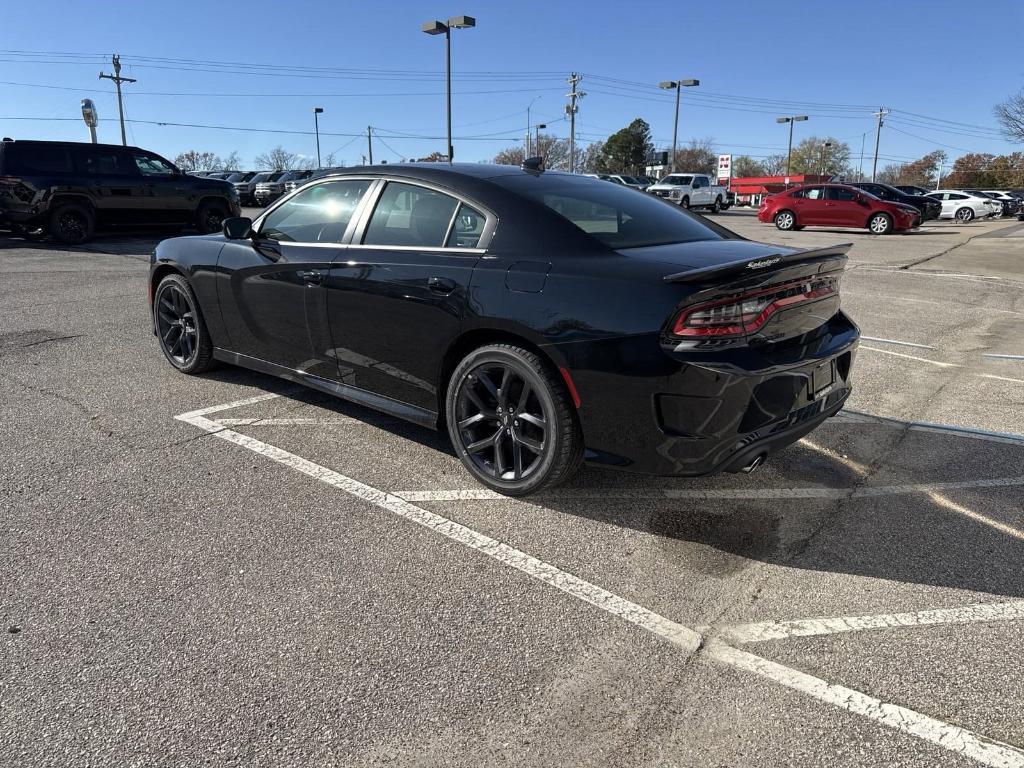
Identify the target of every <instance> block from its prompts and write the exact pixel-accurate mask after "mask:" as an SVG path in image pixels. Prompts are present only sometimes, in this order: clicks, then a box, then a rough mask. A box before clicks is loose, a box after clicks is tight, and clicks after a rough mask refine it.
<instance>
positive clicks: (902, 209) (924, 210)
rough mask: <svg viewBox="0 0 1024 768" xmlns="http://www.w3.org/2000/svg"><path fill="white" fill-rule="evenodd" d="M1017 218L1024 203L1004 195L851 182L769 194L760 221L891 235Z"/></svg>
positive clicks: (790, 227)
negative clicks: (934, 222) (931, 225)
mask: <svg viewBox="0 0 1024 768" xmlns="http://www.w3.org/2000/svg"><path fill="white" fill-rule="evenodd" d="M918 192H921V193H923V194H917V193H918ZM1014 214H1016V215H1018V216H1019V217H1020V218H1021V220H1024V198H1022V196H1018V195H1016V194H1011V193H1007V192H1002V191H998V190H991V191H988V190H979V189H936V190H931V191H929V190H925V189H923V188H921V187H915V186H909V185H905V186H899V187H894V186H890V185H889V184H881V183H876V182H848V183H842V184H839V183H830V184H805V185H801V186H798V187H793V188H792V189H787V190H785V191H783V192H779V193H778V194H774V195H769V196H768V197H766V198H765V199H764V200H763V201H762V202H761V207H760V209H759V210H758V214H757V218H758V220H759V221H761V222H764V223H774V224H775V226H776V227H778V228H779V229H781V230H787V231H788V230H799V229H803V228H804V227H808V226H811V227H814V226H819V227H852V228H857V229H861V228H866V229H868V230H869V231H870V232H872V233H873V234H876V235H886V234H889V233H890V232H901V231H906V230H909V229H915V228H916V227H918V226H920V224H921V222H924V221H929V220H931V219H955V220H957V221H961V222H968V221H973V220H974V219H982V218H989V217H994V216H1011V215H1014Z"/></svg>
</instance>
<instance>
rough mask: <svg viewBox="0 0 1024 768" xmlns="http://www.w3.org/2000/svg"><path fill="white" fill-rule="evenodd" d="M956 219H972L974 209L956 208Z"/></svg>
mask: <svg viewBox="0 0 1024 768" xmlns="http://www.w3.org/2000/svg"><path fill="white" fill-rule="evenodd" d="M954 216H955V217H956V220H957V221H972V220H973V219H974V211H973V209H971V208H966V207H965V208H958V209H957V212H956V213H955V214H954Z"/></svg>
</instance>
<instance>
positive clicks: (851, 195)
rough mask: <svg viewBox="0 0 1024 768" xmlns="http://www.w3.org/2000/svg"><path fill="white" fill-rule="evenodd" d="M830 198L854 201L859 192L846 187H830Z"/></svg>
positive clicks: (847, 201) (846, 201) (848, 201)
mask: <svg viewBox="0 0 1024 768" xmlns="http://www.w3.org/2000/svg"><path fill="white" fill-rule="evenodd" d="M828 199H829V200H835V201H840V202H844V203H852V202H853V201H854V200H856V199H857V193H856V192H854V191H853V190H852V189H847V188H846V187H828Z"/></svg>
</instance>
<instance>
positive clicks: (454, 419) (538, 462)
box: [446, 344, 582, 496]
mask: <svg viewBox="0 0 1024 768" xmlns="http://www.w3.org/2000/svg"><path fill="white" fill-rule="evenodd" d="M446 415H447V419H448V431H449V434H450V435H451V438H452V442H453V443H454V445H455V448H456V450H457V452H458V454H459V458H460V459H462V462H463V464H465V466H466V467H467V469H469V470H470V472H472V474H473V475H474V476H475V477H476V478H477V479H478V480H479V481H480V482H482V483H483V484H484V485H486V486H488V487H490V488H492V489H494V490H497V491H499V492H500V493H504V494H507V495H510V496H520V495H525V494H527V493H533V492H535V491H537V490H539V489H540V488H542V487H550V486H552V485H556V484H557V483H559V482H562V481H563V480H565V479H567V478H568V477H569V476H571V475H572V474H574V473H575V471H576V469H577V468H578V466H579V463H580V460H581V458H582V439H581V437H580V433H579V427H578V425H577V423H576V419H575V413H574V411H573V406H572V404H571V402H570V401H569V399H568V395H567V393H566V392H565V387H564V384H563V383H562V382H561V381H560V380H559V379H558V378H557V374H555V373H552V372H551V371H550V370H549V368H548V366H546V365H545V363H544V362H543V361H542V360H541V359H540V358H539V357H538V356H537V355H535V354H534V353H532V352H529V351H528V350H525V349H521V348H519V347H515V346H512V345H505V344H498V345H493V346H489V347H482V348H481V349H478V350H475V351H474V352H472V353H470V354H469V355H468V356H467V357H466V359H465V360H463V361H462V363H461V364H460V365H459V366H458V368H456V370H455V373H454V374H453V375H452V381H451V384H450V386H449V392H448V399H447V408H446Z"/></svg>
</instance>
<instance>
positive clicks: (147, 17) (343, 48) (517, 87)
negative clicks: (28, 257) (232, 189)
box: [0, 0, 1024, 166]
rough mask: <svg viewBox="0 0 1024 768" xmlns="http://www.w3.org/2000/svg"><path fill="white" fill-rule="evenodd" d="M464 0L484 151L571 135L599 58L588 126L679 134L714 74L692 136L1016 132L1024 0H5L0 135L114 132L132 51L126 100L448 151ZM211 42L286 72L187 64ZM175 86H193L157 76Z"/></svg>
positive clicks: (887, 138) (394, 147) (168, 133)
mask: <svg viewBox="0 0 1024 768" xmlns="http://www.w3.org/2000/svg"><path fill="white" fill-rule="evenodd" d="M968 9H971V10H968ZM965 10H967V12H966V13H965ZM461 13H465V14H468V15H473V16H476V18H477V24H478V26H477V27H476V28H475V29H469V30H457V31H455V32H453V37H452V40H453V46H452V47H453V71H454V73H455V74H454V78H455V79H454V84H453V85H454V91H455V96H454V118H453V121H454V123H455V126H456V127H455V130H454V133H455V135H456V140H455V142H454V143H455V146H456V159H458V160H465V161H477V160H486V159H489V158H491V157H493V155H494V154H495V152H497V151H498V150H499V149H501V148H502V147H505V146H508V145H509V144H511V143H512V141H513V140H514V139H520V140H521V139H522V137H523V134H524V132H525V130H526V108H527V105H529V104H530V103H531V102H533V111H532V115H533V119H534V121H537V120H538V119H539V120H542V121H546V122H548V123H549V124H550V129H549V130H550V132H553V133H556V134H558V135H561V136H566V135H567V134H568V123H567V122H565V121H559V120H560V118H562V117H563V109H564V104H565V98H564V94H565V93H566V91H567V85H566V83H565V78H566V77H567V76H568V74H569V73H570V72H571V71H578V72H581V73H583V78H584V79H583V82H582V84H581V88H582V89H583V90H584V91H586V92H587V93H588V95H587V96H586V98H585V99H583V100H582V101H581V102H580V111H579V115H578V122H577V130H578V132H579V134H580V139H581V140H582V141H584V142H587V141H592V140H595V139H598V138H603V137H605V136H607V135H608V134H609V133H611V132H612V131H614V130H617V129H618V128H621V127H622V126H624V125H625V124H627V123H628V122H629V121H630V120H632V119H633V118H635V117H643V118H644V119H645V120H647V121H648V122H649V123H650V124H651V127H652V131H653V134H654V138H655V141H656V143H657V144H658V145H659V146H662V147H667V145H668V144H669V143H670V141H671V137H672V117H673V97H672V95H671V94H670V93H669V92H664V91H659V90H658V89H657V88H656V87H655V86H656V84H657V83H658V81H660V80H666V79H674V78H698V79H700V81H701V86H700V87H699V88H692V89H687V90H685V91H684V93H683V98H684V102H683V108H682V112H681V119H680V142H681V143H682V142H684V141H687V140H689V139H690V138H694V137H697V138H711V139H713V140H714V142H715V143H716V145H717V147H718V149H719V151H721V152H732V153H733V154H751V155H754V156H758V155H767V154H772V153H776V152H783V151H785V145H786V126H784V125H777V124H776V123H775V117H776V115H782V114H787V113H806V114H809V115H811V120H810V121H809V122H807V123H798V124H797V126H796V138H797V140H799V138H800V137H803V136H807V135H811V134H815V135H819V136H825V135H831V136H834V137H836V138H839V139H842V140H846V141H847V142H849V144H850V146H851V148H852V150H853V155H854V165H856V164H857V163H858V162H859V155H860V147H861V137H862V136H863V135H864V134H865V133H866V134H867V141H866V144H865V146H866V155H868V156H870V153H871V149H872V142H873V139H874V124H875V123H874V118H873V117H872V116H871V112H872V111H874V110H875V109H877V107H879V106H885V107H887V108H891V109H894V110H900V111H899V112H893V114H892V115H891V116H890V118H889V120H888V122H887V124H886V127H885V128H883V132H882V146H881V156H882V160H881V161H880V163H879V165H880V166H881V165H884V164H885V163H887V162H893V161H898V160H908V159H913V158H916V157H919V156H921V155H923V154H925V153H926V152H929V151H932V150H934V149H945V150H946V151H947V152H948V153H949V154H950V157H951V158H954V157H956V156H958V155H961V154H963V153H964V152H965V151H981V152H994V153H1004V152H1008V151H1011V150H1013V149H1021V148H1022V147H1019V146H1018V147H1014V146H1012V145H1010V144H1008V143H1006V142H1005V141H1003V140H1001V139H1000V138H999V137H998V134H997V133H996V132H995V130H994V128H995V124H994V121H993V118H992V105H993V104H994V103H996V102H997V101H1000V100H1001V99H1003V98H1005V97H1006V96H1007V95H1009V94H1010V93H1012V92H1015V91H1017V90H1018V89H1019V88H1020V87H1021V86H1022V85H1024V63H1021V62H1020V60H1019V59H1020V52H1021V33H1022V29H1024V23H1022V22H1024V4H1022V3H1019V2H1007V3H996V4H995V5H991V4H990V5H989V6H985V7H984V8H982V7H981V6H970V5H968V6H965V5H964V3H963V2H962V0H961V1H959V2H946V0H931V1H930V2H927V3H925V2H909V3H901V2H892V1H891V0H889V1H883V0H862V1H861V2H858V3H847V2H842V3H840V2H823V1H822V0H819V1H818V2H802V1H801V2H796V1H794V2H785V1H784V0H775V2H766V1H764V0H758V1H757V2H749V3H747V2H735V3H720V2H704V3H699V4H698V3H691V2H682V1H681V0H674V2H628V3H627V2H621V0H619V1H613V0H587V1H586V2H583V1H582V0H581V1H579V2H576V1H573V2H570V1H568V0H546V2H538V1H537V0H519V2H515V3H499V2H479V1H478V0H446V2H443V3H436V2H432V3H424V2H422V1H420V2H412V1H397V0H396V1H392V2H341V1H329V0H320V1H319V2H314V1H313V0H292V1H291V2H284V1H283V0H280V1H279V2H266V1H265V0H246V2H245V3H217V2H210V0H202V1H200V2H197V1H194V0H176V2H174V3H165V2H156V1H155V0H153V1H147V2H134V3H119V4H116V5H110V4H104V3H95V2H85V1H84V0H63V1H58V0H35V2H31V3H27V2H17V3H16V2H10V3H7V4H5V8H4V11H3V25H2V27H0V49H2V50H3V51H4V52H0V81H3V82H2V84H0V135H4V136H13V137H23V138H24V137H33V138H49V139H72V140H87V129H86V128H85V126H84V125H83V124H82V123H81V121H80V110H79V100H80V99H81V98H84V97H90V98H92V99H94V100H95V102H96V104H97V106H98V109H99V112H100V116H101V118H103V119H104V122H102V123H101V125H100V129H99V131H100V140H101V141H108V142H116V141H118V139H119V134H118V128H117V123H116V117H117V104H116V99H115V97H114V95H113V84H112V83H111V82H110V81H107V80H99V79H98V78H97V74H98V72H99V70H100V69H101V68H102V69H104V70H106V71H108V72H109V71H110V65H109V55H110V54H111V53H113V52H119V53H120V54H121V56H122V60H123V63H124V71H123V73H122V74H125V75H127V76H130V77H136V78H138V81H139V82H138V83H135V84H130V85H126V86H125V92H126V94H127V96H126V102H125V103H126V112H127V116H128V118H130V119H133V120H139V121H157V122H168V123H192V124H199V125H204V126H214V125H219V126H233V127H239V126H248V127H251V128H263V129H276V130H281V131H297V132H309V133H310V134H311V132H312V128H313V115H312V107H313V106H323V107H324V109H325V113H324V114H323V115H322V116H321V123H320V127H321V147H322V150H323V153H324V154H327V153H328V152H330V151H333V150H336V151H337V157H338V159H339V161H344V162H347V163H348V164H350V165H351V164H355V163H358V162H360V160H361V156H362V155H363V154H364V153H365V151H366V141H365V138H355V139H352V138H351V137H348V136H343V135H335V136H331V135H328V134H331V133H334V134H356V133H363V132H365V130H366V127H367V125H373V126H374V128H375V131H376V132H378V133H379V134H380V135H381V139H380V140H376V141H375V144H374V159H375V160H377V161H379V160H381V159H386V160H388V161H389V162H395V161H397V160H399V159H400V158H401V157H409V156H419V155H425V154H428V153H429V152H430V151H432V150H435V149H437V150H443V149H444V139H443V136H444V95H443V94H444V80H443V72H444V42H443V38H442V37H431V36H428V35H425V34H423V33H422V32H420V31H419V30H420V25H421V24H422V22H424V21H427V20H428V19H431V18H435V16H436V18H440V19H445V18H447V17H448V16H450V15H455V14H461ZM10 51H33V52H56V53H62V54H69V53H70V54H85V55H84V56H74V57H63V56H58V55H56V53H47V54H45V55H41V56H37V57H27V56H25V55H24V54H16V53H11V52H10ZM143 56H145V57H153V58H165V59H178V60H188V61H184V62H180V63H179V62H162V61H152V60H143V59H140V57H143ZM208 61H217V62H236V63H238V62H242V63H245V64H246V65H265V66H267V67H270V68H271V69H269V70H263V71H261V72H258V73H257V72H254V71H253V70H249V69H246V70H240V69H239V67H238V66H236V65H231V66H223V65H218V66H210V65H206V64H198V63H193V62H208ZM286 67H290V68H294V69H291V70H286V69H285V68H286ZM315 68H320V69H319V70H317V69H315ZM324 69H329V70H334V71H323V70H324ZM198 70H213V71H198ZM246 72H248V73H246ZM617 81H627V82H617ZM9 83H19V84H22V85H11V84H9ZM23 84H29V85H28V86H26V85H23ZM39 85H47V86H51V87H50V88H41V87H38V86H39ZM30 86H36V87H30ZM60 89H71V90H60ZM168 93H173V94H187V95H156V94H168ZM211 94H214V95H211ZM14 117H32V118H47V120H38V121H37V120H12V119H10V118H14ZM50 118H72V119H71V120H64V121H55V120H50ZM555 121H559V122H555ZM403 133H405V134H411V135H413V136H425V137H437V138H407V137H402V136H399V135H398V134H403ZM460 137H463V138H460ZM469 137H472V138H469ZM128 139H129V143H134V144H136V145H139V146H143V147H147V148H149V149H152V150H154V151H156V152H159V153H161V154H163V155H166V156H169V157H172V158H173V157H174V156H175V155H176V154H177V153H178V152H180V151H183V150H187V149H199V150H209V151H213V152H216V153H218V154H221V155H225V154H227V153H229V152H231V151H232V150H237V151H238V152H239V153H240V154H241V155H242V157H243V160H244V164H246V165H248V164H251V161H252V159H253V157H254V156H255V155H256V154H258V153H259V152H262V151H264V150H266V149H269V148H271V147H273V146H275V145H276V144H281V145H283V146H284V147H285V148H287V149H289V150H291V151H293V152H297V153H302V154H304V155H313V154H314V152H315V145H314V139H313V136H312V135H302V134H301V133H299V134H287V133H282V134H272V133H258V132H240V131H232V130H216V129H213V128H189V127H176V126H170V125H166V126H161V125H153V124H143V123H134V124H132V125H131V126H130V127H129V135H128ZM944 145H945V146H944ZM866 165H867V166H869V165H870V161H866Z"/></svg>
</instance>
